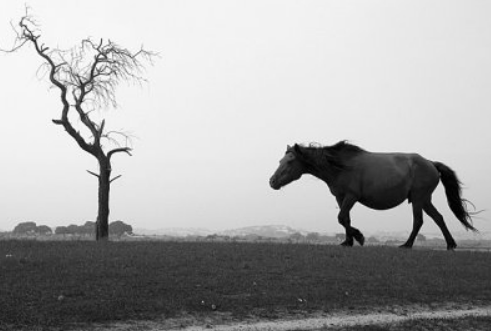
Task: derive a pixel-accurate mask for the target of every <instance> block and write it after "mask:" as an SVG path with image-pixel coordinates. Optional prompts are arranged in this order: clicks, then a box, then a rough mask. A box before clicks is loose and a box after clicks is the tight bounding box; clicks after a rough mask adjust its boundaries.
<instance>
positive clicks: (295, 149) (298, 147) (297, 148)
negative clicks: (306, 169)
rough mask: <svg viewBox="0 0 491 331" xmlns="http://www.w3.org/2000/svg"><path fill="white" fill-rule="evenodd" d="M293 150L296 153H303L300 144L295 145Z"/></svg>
mask: <svg viewBox="0 0 491 331" xmlns="http://www.w3.org/2000/svg"><path fill="white" fill-rule="evenodd" d="M293 152H294V153H295V154H302V151H301V150H300V146H298V144H295V145H293Z"/></svg>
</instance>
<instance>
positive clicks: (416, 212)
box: [401, 201, 423, 248]
mask: <svg viewBox="0 0 491 331" xmlns="http://www.w3.org/2000/svg"><path fill="white" fill-rule="evenodd" d="M422 226H423V208H422V207H421V204H420V203H419V202H414V201H413V230H412V231H411V234H410V235H409V238H408V240H407V241H406V243H405V244H404V245H401V247H402V248H411V247H413V244H414V240H416V236H417V235H418V232H419V230H420V229H421V227H422Z"/></svg>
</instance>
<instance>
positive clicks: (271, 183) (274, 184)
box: [269, 176, 281, 190]
mask: <svg viewBox="0 0 491 331" xmlns="http://www.w3.org/2000/svg"><path fill="white" fill-rule="evenodd" d="M269 186H271V188H272V189H273V190H279V189H280V187H281V186H280V185H279V184H278V181H277V180H276V178H275V177H274V176H273V177H271V179H270V180H269Z"/></svg>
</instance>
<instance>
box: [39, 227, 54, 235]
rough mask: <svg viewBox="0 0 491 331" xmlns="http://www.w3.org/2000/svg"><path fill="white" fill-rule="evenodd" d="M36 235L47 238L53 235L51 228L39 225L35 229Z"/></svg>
mask: <svg viewBox="0 0 491 331" xmlns="http://www.w3.org/2000/svg"><path fill="white" fill-rule="evenodd" d="M36 234H40V235H43V236H49V235H52V234H53V230H51V228H50V227H49V226H47V225H39V226H37V227H36Z"/></svg>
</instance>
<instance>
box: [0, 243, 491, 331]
mask: <svg viewBox="0 0 491 331" xmlns="http://www.w3.org/2000/svg"><path fill="white" fill-rule="evenodd" d="M0 286H1V287H0V329H8V330H16V329H17V330H35V329H38V330H68V329H70V328H80V327H81V326H82V327H83V326H84V325H86V326H87V327H89V326H90V325H93V324H94V323H97V324H104V323H110V322H117V321H127V320H133V321H135V320H162V319H167V318H178V317H180V316H206V315H213V314H223V315H226V316H230V318H233V319H234V320H241V319H247V318H250V317H251V316H255V317H260V318H266V319H275V318H280V317H284V316H285V315H296V316H302V315H305V316H307V315H308V314H310V313H315V312H319V311H323V312H329V313H330V312H332V313H336V312H346V311H352V312H377V311H390V310H391V309H400V310H404V307H409V306H412V307H414V306H421V307H422V308H423V309H425V308H426V309H432V308H435V307H442V306H449V305H450V306H456V307H475V306H487V305H490V304H491V254H490V253H482V252H472V251H460V252H459V251H456V252H447V251H435V250H402V249H398V248H393V247H353V248H343V247H338V246H326V245H304V244H268V243H260V244H252V243H172V242H157V241H149V242H107V243H97V242H87V241H53V242H50V241H26V240H6V241H0Z"/></svg>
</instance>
